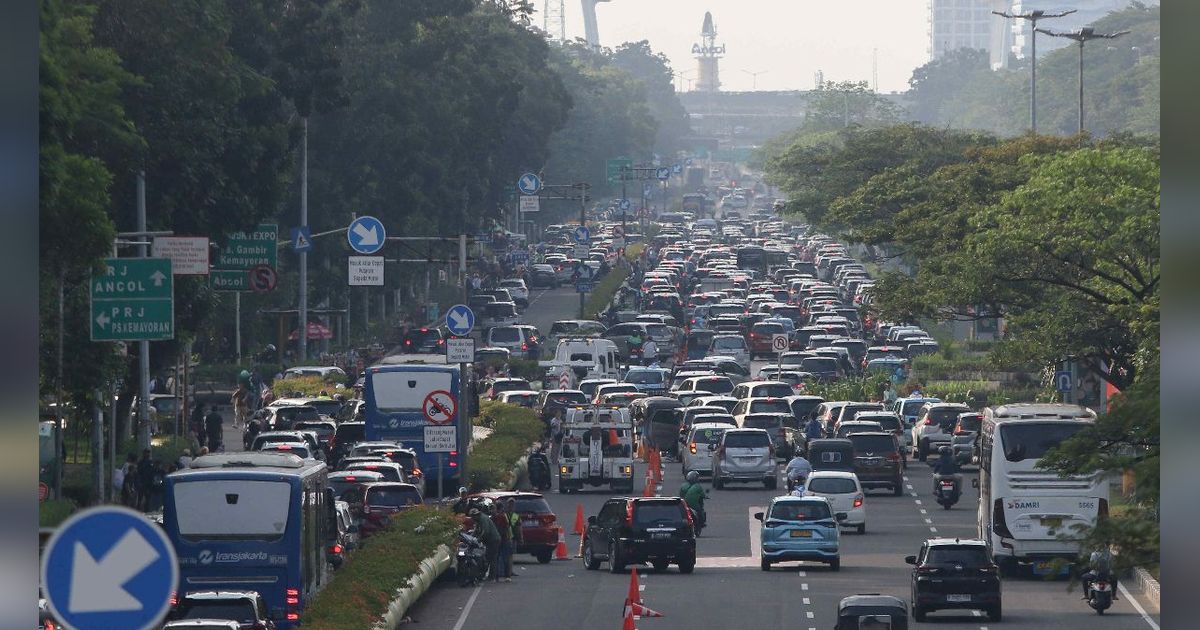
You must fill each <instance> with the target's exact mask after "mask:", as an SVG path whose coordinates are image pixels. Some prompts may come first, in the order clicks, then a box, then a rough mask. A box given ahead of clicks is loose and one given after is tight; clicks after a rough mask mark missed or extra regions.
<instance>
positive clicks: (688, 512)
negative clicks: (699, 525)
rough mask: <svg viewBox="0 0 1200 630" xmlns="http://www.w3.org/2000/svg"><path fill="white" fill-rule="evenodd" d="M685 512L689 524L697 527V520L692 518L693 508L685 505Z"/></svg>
mask: <svg viewBox="0 0 1200 630" xmlns="http://www.w3.org/2000/svg"><path fill="white" fill-rule="evenodd" d="M683 514H684V516H687V520H688V526H689V527H695V526H696V521H695V520H693V519H692V510H691V509H689V508H688V507H687V506H686V505H685V506H684V507H683Z"/></svg>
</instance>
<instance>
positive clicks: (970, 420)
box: [958, 416, 983, 431]
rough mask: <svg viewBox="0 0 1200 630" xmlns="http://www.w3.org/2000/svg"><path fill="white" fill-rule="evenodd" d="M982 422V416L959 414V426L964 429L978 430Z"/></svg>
mask: <svg viewBox="0 0 1200 630" xmlns="http://www.w3.org/2000/svg"><path fill="white" fill-rule="evenodd" d="M982 423H983V417H982V416H959V418H958V428H959V429H962V430H963V431H978V430H979V425H980V424H982Z"/></svg>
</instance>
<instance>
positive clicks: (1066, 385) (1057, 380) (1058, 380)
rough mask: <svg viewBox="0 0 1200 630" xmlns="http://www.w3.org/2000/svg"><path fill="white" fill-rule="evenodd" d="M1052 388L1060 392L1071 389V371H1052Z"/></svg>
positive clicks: (1063, 392)
mask: <svg viewBox="0 0 1200 630" xmlns="http://www.w3.org/2000/svg"><path fill="white" fill-rule="evenodd" d="M1054 389H1056V390H1057V391H1058V393H1060V394H1065V393H1067V392H1069V391H1071V373H1070V372H1069V371H1067V370H1059V371H1057V372H1055V373H1054Z"/></svg>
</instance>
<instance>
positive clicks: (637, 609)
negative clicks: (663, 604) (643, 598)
mask: <svg viewBox="0 0 1200 630" xmlns="http://www.w3.org/2000/svg"><path fill="white" fill-rule="evenodd" d="M629 608H630V609H632V612H633V614H634V616H635V617H643V618H644V617H661V616H663V614H662V613H660V612H658V611H657V610H652V609H650V608H649V607H647V606H645V605H644V604H639V603H637V602H633V603H631V604H629Z"/></svg>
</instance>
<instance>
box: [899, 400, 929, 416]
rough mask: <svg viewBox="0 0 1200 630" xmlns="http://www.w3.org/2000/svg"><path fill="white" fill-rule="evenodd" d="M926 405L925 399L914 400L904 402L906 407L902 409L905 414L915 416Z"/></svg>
mask: <svg viewBox="0 0 1200 630" xmlns="http://www.w3.org/2000/svg"><path fill="white" fill-rule="evenodd" d="M923 406H925V401H923V400H913V401H909V402H906V403H904V409H903V410H902V411H901V413H903V414H904V415H905V416H915V415H917V414H918V413H920V412H921V407H923Z"/></svg>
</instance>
